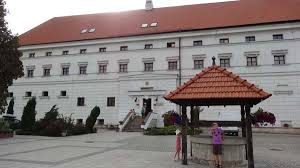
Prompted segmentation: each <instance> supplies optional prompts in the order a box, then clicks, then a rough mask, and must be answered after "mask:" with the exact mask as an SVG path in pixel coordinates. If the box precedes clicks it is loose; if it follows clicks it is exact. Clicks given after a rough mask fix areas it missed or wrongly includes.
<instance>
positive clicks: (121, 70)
mask: <svg viewBox="0 0 300 168" xmlns="http://www.w3.org/2000/svg"><path fill="white" fill-rule="evenodd" d="M119 72H127V64H120V65H119Z"/></svg>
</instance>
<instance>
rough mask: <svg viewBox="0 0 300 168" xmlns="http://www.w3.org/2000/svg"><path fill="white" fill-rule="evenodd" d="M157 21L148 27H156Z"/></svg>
mask: <svg viewBox="0 0 300 168" xmlns="http://www.w3.org/2000/svg"><path fill="white" fill-rule="evenodd" d="M157 24H158V23H157V22H154V23H151V25H150V27H157Z"/></svg>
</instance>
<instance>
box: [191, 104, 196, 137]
mask: <svg viewBox="0 0 300 168" xmlns="http://www.w3.org/2000/svg"><path fill="white" fill-rule="evenodd" d="M193 109H194V106H191V110H190V116H191V129H192V134H193V135H194V133H195V114H194V112H193Z"/></svg>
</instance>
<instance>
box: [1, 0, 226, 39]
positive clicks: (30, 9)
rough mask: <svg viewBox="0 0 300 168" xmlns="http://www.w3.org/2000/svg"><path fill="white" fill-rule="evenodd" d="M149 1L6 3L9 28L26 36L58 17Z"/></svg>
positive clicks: (193, 0) (184, 0)
mask: <svg viewBox="0 0 300 168" xmlns="http://www.w3.org/2000/svg"><path fill="white" fill-rule="evenodd" d="M219 1H228V0H153V4H154V7H165V6H178V5H187V4H199V3H212V2H219ZM145 2H146V0H6V3H7V5H6V8H8V10H9V14H8V16H7V17H6V19H7V21H8V24H9V25H8V26H9V28H10V29H11V30H12V32H13V33H14V34H22V33H24V32H26V31H28V30H30V29H32V28H34V27H35V26H37V25H39V24H41V23H43V22H45V21H47V20H49V19H51V18H53V17H57V16H67V15H79V14H89V13H102V12H115V11H124V10H132V9H142V8H144V7H145Z"/></svg>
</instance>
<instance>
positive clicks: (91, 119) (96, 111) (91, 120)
mask: <svg viewBox="0 0 300 168" xmlns="http://www.w3.org/2000/svg"><path fill="white" fill-rule="evenodd" d="M99 115H100V108H99V107H98V106H96V107H94V108H93V110H92V111H91V114H90V115H89V116H88V118H87V119H86V122H85V127H86V128H87V129H88V130H89V131H90V132H94V126H95V123H96V121H97V118H98V117H99Z"/></svg>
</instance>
